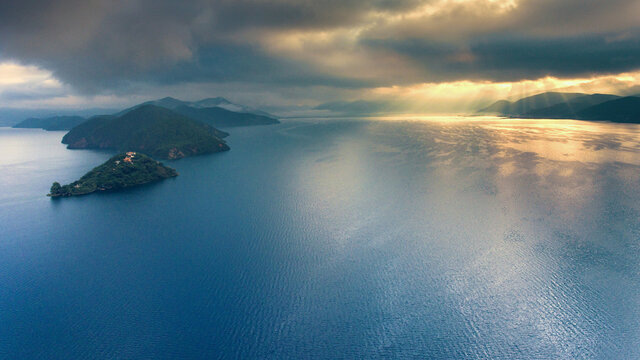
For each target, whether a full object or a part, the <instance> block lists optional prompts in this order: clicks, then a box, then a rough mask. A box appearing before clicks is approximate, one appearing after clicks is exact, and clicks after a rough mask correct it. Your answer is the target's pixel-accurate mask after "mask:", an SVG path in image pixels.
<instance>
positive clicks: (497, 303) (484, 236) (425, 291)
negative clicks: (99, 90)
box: [0, 118, 640, 359]
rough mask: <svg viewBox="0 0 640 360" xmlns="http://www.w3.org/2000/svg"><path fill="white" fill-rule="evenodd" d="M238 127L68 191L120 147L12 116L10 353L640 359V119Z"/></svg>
mask: <svg viewBox="0 0 640 360" xmlns="http://www.w3.org/2000/svg"><path fill="white" fill-rule="evenodd" d="M441 120H446V121H441ZM230 132H231V134H232V135H231V136H230V137H229V138H228V142H229V144H230V146H231V148H232V150H231V151H229V152H226V153H222V154H213V155H207V156H200V157H193V158H187V159H182V160H178V161H170V162H166V164H168V165H169V166H172V167H174V168H176V169H177V170H178V172H179V173H180V176H179V177H177V178H174V179H169V180H166V181H164V182H161V183H156V184H152V185H148V186H143V187H139V188H134V189H131V190H128V191H125V192H120V193H111V194H92V195H89V196H85V197H77V198H68V199H59V200H51V199H49V198H47V197H46V196H45V194H46V193H47V192H48V189H49V187H50V185H51V183H52V182H53V181H59V182H61V183H68V182H71V181H73V180H76V179H77V178H79V177H80V176H81V175H83V174H84V173H85V172H86V171H88V170H90V169H91V168H92V167H94V166H97V165H99V164H100V163H101V162H102V161H104V160H106V159H107V158H108V157H109V156H110V153H107V152H97V151H87V150H67V149H65V147H64V145H62V144H60V139H61V138H62V135H63V133H62V132H45V131H40V130H28V129H8V128H0V156H1V157H0V189H1V191H0V358H1V359H32V358H33V359H89V358H100V359H148V358H154V359H183V358H184V359H192V358H202V359H211V358H222V359H236V358H259V359H302V358H317V359H335V358H434V359H454V358H455V359H479V358H493V359H526V358H535V359H543V358H544V359H581V358H589V359H632V358H640V126H638V125H615V124H606V123H587V122H579V121H569V120H566V121H564V120H563V121H553V120H500V119H491V118H470V119H465V118H451V119H437V118H429V119H421V120H420V121H399V120H393V119H386V120H384V121H373V120H348V119H344V120H317V121H316V120H304V121H302V120H287V121H284V122H283V123H282V124H280V125H277V126H268V127H255V128H239V129H231V131H230Z"/></svg>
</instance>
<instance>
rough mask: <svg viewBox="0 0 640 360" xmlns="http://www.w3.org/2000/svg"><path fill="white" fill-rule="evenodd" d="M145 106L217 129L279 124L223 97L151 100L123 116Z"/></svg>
mask: <svg viewBox="0 0 640 360" xmlns="http://www.w3.org/2000/svg"><path fill="white" fill-rule="evenodd" d="M145 105H155V106H160V107H163V108H166V109H170V110H173V111H175V112H177V113H179V114H182V115H185V116H189V117H192V118H193V119H195V120H198V121H200V122H204V123H205V124H208V125H211V126H215V127H237V126H256V125H271V124H278V123H280V121H278V119H276V118H275V117H274V116H273V115H271V114H269V113H266V112H264V111H261V110H257V109H253V108H251V107H249V106H244V105H238V104H234V103H232V102H230V101H229V100H227V99H225V98H222V97H215V98H206V99H202V100H199V101H182V100H179V99H176V98H172V97H165V98H162V99H158V100H151V101H147V102H144V103H142V104H138V105H135V106H132V107H130V108H128V109H125V110H122V111H120V112H118V113H116V115H123V114H125V113H127V112H129V111H131V110H134V109H136V108H139V107H141V106H145Z"/></svg>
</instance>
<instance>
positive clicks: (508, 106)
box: [478, 92, 640, 123]
mask: <svg viewBox="0 0 640 360" xmlns="http://www.w3.org/2000/svg"><path fill="white" fill-rule="evenodd" d="M478 114H487V115H498V116H506V117H517V118H549V119H578V120H602V121H612V122H625V123H640V97H638V96H626V97H622V96H617V95H609V94H582V93H561V92H545V93H542V94H537V95H533V96H528V97H525V98H522V99H519V100H517V101H513V102H511V101H507V100H499V101H496V102H495V103H493V104H491V105H490V106H488V107H486V108H483V109H480V110H478Z"/></svg>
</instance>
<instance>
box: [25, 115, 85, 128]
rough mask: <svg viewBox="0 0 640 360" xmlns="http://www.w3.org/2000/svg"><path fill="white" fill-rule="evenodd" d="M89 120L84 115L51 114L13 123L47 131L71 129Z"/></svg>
mask: <svg viewBox="0 0 640 360" xmlns="http://www.w3.org/2000/svg"><path fill="white" fill-rule="evenodd" d="M85 121H87V119H86V118H84V117H82V116H51V117H46V118H28V119H25V120H22V121H21V122H19V123H17V124H16V125H13V128H18V129H44V130H47V131H56V130H71V129H72V128H73V127H75V126H78V125H80V124H81V123H83V122H85Z"/></svg>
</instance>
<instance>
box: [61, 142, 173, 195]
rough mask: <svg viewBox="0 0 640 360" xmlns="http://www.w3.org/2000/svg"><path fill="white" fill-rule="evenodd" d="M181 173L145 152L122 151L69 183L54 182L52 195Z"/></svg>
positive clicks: (120, 186)
mask: <svg viewBox="0 0 640 360" xmlns="http://www.w3.org/2000/svg"><path fill="white" fill-rule="evenodd" d="M174 176H178V172H176V171H175V170H174V169H172V168H170V167H167V166H164V165H163V164H162V163H160V162H158V161H156V160H154V159H152V158H150V157H149V156H146V155H144V154H141V153H137V152H133V151H129V152H126V153H122V154H118V155H116V156H114V157H112V158H110V159H109V160H107V161H106V162H105V163H104V164H102V165H100V166H98V167H96V168H94V169H93V170H91V171H89V172H88V173H86V174H85V175H84V176H83V177H81V178H80V180H78V181H74V182H72V183H71V184H68V185H60V183H58V182H54V183H53V185H52V186H51V190H50V192H49V194H48V196H51V197H67V196H78V195H86V194H90V193H93V192H96V191H112V190H118V189H123V188H128V187H132V186H137V185H142V184H147V183H151V182H155V181H159V180H163V179H167V178H170V177H174Z"/></svg>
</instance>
